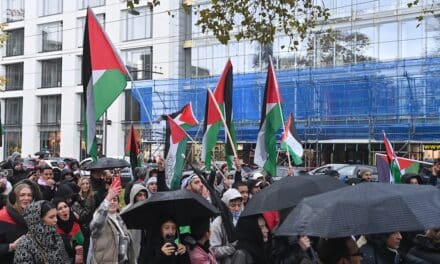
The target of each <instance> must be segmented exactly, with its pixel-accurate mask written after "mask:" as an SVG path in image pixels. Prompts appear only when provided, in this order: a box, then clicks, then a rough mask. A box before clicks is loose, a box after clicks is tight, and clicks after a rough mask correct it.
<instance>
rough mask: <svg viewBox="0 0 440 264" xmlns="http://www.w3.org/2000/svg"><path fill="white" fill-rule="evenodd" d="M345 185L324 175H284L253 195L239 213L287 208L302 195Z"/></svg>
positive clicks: (294, 204)
mask: <svg viewBox="0 0 440 264" xmlns="http://www.w3.org/2000/svg"><path fill="white" fill-rule="evenodd" d="M346 186H347V185H345V184H343V183H341V182H340V181H338V180H336V179H334V178H332V177H329V176H326V175H305V176H295V177H284V178H283V179H281V180H279V181H277V182H275V183H274V184H272V185H271V186H269V187H266V188H264V189H263V190H262V191H260V192H258V193H257V194H256V195H255V196H253V197H252V199H251V200H250V201H249V202H248V203H247V204H246V207H245V209H244V211H243V212H242V213H241V215H242V216H247V215H256V214H261V213H263V212H267V211H274V210H282V209H287V208H290V207H294V206H296V205H297V204H298V203H299V202H300V201H301V200H302V199H303V198H304V197H308V196H312V195H316V194H320V193H323V192H328V191H332V190H335V189H339V188H343V187H346Z"/></svg>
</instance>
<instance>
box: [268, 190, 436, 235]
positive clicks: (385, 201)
mask: <svg viewBox="0 0 440 264" xmlns="http://www.w3.org/2000/svg"><path fill="white" fill-rule="evenodd" d="M434 227H440V192H439V190H438V189H437V188H435V187H433V186H424V185H409V184H387V183H362V184H358V185H356V186H348V187H345V188H342V189H339V190H335V191H331V192H327V193H323V194H320V195H315V196H312V197H308V198H305V199H304V200H303V201H301V202H300V203H299V204H298V205H297V207H296V208H295V209H294V210H293V211H292V212H291V213H290V214H289V215H288V216H287V218H286V219H285V221H284V222H283V224H281V225H280V227H279V228H278V229H277V230H276V232H275V235H278V236H290V235H309V236H319V237H324V238H336V237H346V236H351V235H361V234H364V235H365V234H379V233H390V232H397V231H401V232H406V231H418V230H426V229H429V228H434Z"/></svg>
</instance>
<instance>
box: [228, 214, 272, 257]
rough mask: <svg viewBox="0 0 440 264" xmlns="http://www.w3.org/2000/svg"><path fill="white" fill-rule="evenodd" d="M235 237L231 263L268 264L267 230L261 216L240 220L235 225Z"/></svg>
mask: <svg viewBox="0 0 440 264" xmlns="http://www.w3.org/2000/svg"><path fill="white" fill-rule="evenodd" d="M236 237H237V239H238V244H237V247H236V248H237V251H236V252H235V254H234V257H233V263H242V264H266V263H269V256H270V241H269V228H268V227H267V225H266V221H265V220H264V217H263V216H262V215H255V216H247V217H242V218H240V219H239V220H238V224H237V232H236Z"/></svg>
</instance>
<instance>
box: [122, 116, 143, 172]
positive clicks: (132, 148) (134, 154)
mask: <svg viewBox="0 0 440 264" xmlns="http://www.w3.org/2000/svg"><path fill="white" fill-rule="evenodd" d="M140 152H141V151H140V150H139V139H138V136H137V133H136V131H135V130H134V127H133V125H131V128H130V133H129V134H128V137H127V145H125V155H126V156H129V157H130V165H131V169H132V171H133V172H134V168H135V167H140V166H141V163H140V161H139V158H138V157H139V153H140Z"/></svg>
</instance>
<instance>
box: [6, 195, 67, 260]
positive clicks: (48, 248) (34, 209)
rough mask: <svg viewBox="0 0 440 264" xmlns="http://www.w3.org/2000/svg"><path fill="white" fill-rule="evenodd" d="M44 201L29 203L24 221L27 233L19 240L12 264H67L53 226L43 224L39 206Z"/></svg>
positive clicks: (64, 253) (61, 241)
mask: <svg viewBox="0 0 440 264" xmlns="http://www.w3.org/2000/svg"><path fill="white" fill-rule="evenodd" d="M44 202H45V201H37V202H33V203H31V204H30V205H29V206H28V207H27V208H26V210H25V213H24V219H25V221H26V224H27V226H28V232H27V233H26V235H25V236H24V237H23V238H22V239H20V241H19V242H18V244H17V249H16V251H15V255H14V263H17V264H18V263H26V264H32V263H35V264H37V263H38V264H39V263H47V264H58V263H69V262H70V260H69V257H68V256H67V253H66V250H65V249H64V244H63V240H62V239H61V236H60V235H58V234H57V233H56V227H55V226H49V225H46V224H44V223H43V221H42V219H41V205H42V204H43V203H44Z"/></svg>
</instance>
